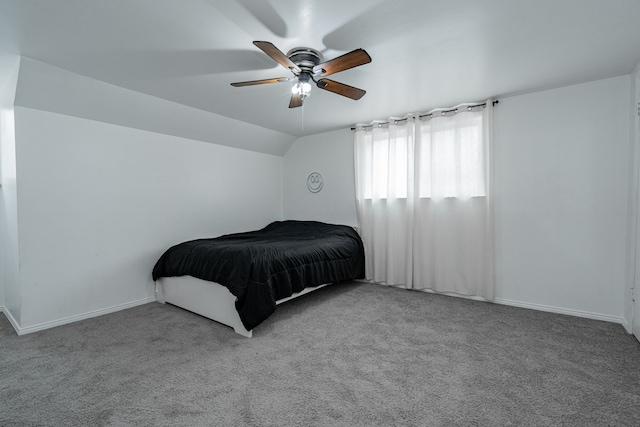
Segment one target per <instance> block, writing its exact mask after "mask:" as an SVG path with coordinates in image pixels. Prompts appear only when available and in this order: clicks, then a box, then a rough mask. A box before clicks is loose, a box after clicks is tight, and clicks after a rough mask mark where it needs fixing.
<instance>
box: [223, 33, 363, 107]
mask: <svg viewBox="0 0 640 427" xmlns="http://www.w3.org/2000/svg"><path fill="white" fill-rule="evenodd" d="M253 44H254V45H256V46H257V47H259V48H260V49H262V51H263V52H264V53H266V54H267V55H269V56H270V57H271V58H273V59H274V60H275V61H276V62H277V63H279V64H280V65H282V66H283V67H285V68H287V69H289V71H291V72H292V73H293V74H294V77H291V78H287V77H276V78H273V79H263V80H251V81H247V82H237V83H231V86H234V87H242V86H252V85H261V84H267V83H279V82H286V81H290V80H296V83H295V84H294V85H293V88H292V89H291V92H292V95H291V100H290V101H289V108H296V107H300V106H302V103H303V102H304V99H305V98H306V97H307V96H309V93H310V92H311V82H313V83H315V84H316V86H318V87H319V88H320V89H324V90H328V91H329V92H333V93H337V94H338V95H342V96H346V97H347V98H351V99H354V100H358V99H360V98H362V97H363V96H364V94H365V93H366V91H364V90H362V89H358V88H357V87H353V86H349V85H346V84H344V83H340V82H336V81H334V80H330V79H325V78H324V77H325V76H329V75H331V74H335V73H338V72H340V71H344V70H348V69H350V68H353V67H358V66H360V65H364V64H368V63H369V62H371V57H370V56H369V54H368V53H367V52H366V51H365V50H364V49H356V50H352V51H351V52H349V53H345V54H344V55H341V56H339V57H337V58H334V59H331V60H329V61H325V62H323V58H322V54H321V53H320V52H318V51H317V50H315V49H311V48H308V47H296V48H293V49H291V50H290V51H289V52H288V53H287V54H286V55H285V54H284V53H282V51H280V49H278V48H277V47H275V46H274V45H273V44H272V43H269V42H264V41H254V42H253Z"/></svg>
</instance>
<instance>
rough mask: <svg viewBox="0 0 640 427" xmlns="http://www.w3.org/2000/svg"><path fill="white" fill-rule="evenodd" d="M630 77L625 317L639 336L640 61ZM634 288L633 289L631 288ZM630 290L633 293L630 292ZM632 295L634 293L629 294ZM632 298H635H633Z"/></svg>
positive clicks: (639, 337)
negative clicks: (627, 255) (630, 168)
mask: <svg viewBox="0 0 640 427" xmlns="http://www.w3.org/2000/svg"><path fill="white" fill-rule="evenodd" d="M631 79H632V83H633V84H632V87H633V91H632V101H631V102H632V107H631V117H632V118H633V119H632V131H631V150H630V151H631V152H632V153H633V156H630V164H631V165H632V168H633V170H632V172H633V173H631V174H630V177H631V180H632V181H631V185H630V190H631V193H630V197H629V201H630V206H631V207H630V215H629V216H630V223H631V227H630V228H631V230H630V233H629V268H628V279H627V283H628V288H629V289H628V290H627V292H628V293H627V297H626V303H627V304H626V306H625V318H626V319H631V320H630V322H631V323H632V325H631V329H632V331H633V333H634V335H635V336H636V338H638V340H640V277H638V276H639V273H640V233H638V226H639V225H640V199H639V198H638V188H639V187H640V64H638V66H637V67H636V69H635V70H634V72H633V74H632V75H631ZM631 289H633V291H632V290H631ZM632 292H633V294H632ZM632 295H634V297H632ZM634 299H635V301H634Z"/></svg>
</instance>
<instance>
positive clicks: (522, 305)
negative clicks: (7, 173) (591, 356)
mask: <svg viewBox="0 0 640 427" xmlns="http://www.w3.org/2000/svg"><path fill="white" fill-rule="evenodd" d="M359 281H360V282H363V283H370V284H374V285H380V286H389V287H393V288H400V289H408V290H412V291H418V292H427V293H430V294H438V295H446V296H451V297H456V298H464V299H471V300H474V301H482V302H491V303H494V304H500V305H508V306H511V307H519V308H526V309H529V310H538V311H546V312H549V313H556V314H565V315H567V316H576V317H583V318H586V319H593V320H602V321H604V322H611V323H619V324H620V325H622V326H623V327H624V328H625V330H626V331H627V332H629V333H631V325H629V322H627V320H626V319H625V318H624V317H616V316H609V315H606V314H599V313H592V312H589V311H581V310H573V309H570V308H562V307H554V306H550V305H544V304H534V303H528V302H521V301H514V300H509V299H503V298H495V299H493V300H492V301H490V300H488V299H486V298H483V297H479V296H470V295H462V294H456V293H452V292H436V291H434V290H432V289H409V288H406V287H404V286H397V285H387V284H385V283H377V282H372V281H368V280H359Z"/></svg>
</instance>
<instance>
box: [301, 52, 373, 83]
mask: <svg viewBox="0 0 640 427" xmlns="http://www.w3.org/2000/svg"><path fill="white" fill-rule="evenodd" d="M369 62H371V57H370V56H369V54H368V53H367V51H365V50H364V49H356V50H352V51H351V52H349V53H345V54H344V55H341V56H338V57H337V58H334V59H331V60H329V61H327V62H323V63H322V64H318V65H316V66H315V67H313V72H314V74H318V73H319V75H320V76H321V77H324V76H329V75H331V74H335V73H337V72H340V71H344V70H348V69H349V68H353V67H358V66H360V65H364V64H368V63H369Z"/></svg>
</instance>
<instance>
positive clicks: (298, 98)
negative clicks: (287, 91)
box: [289, 93, 304, 108]
mask: <svg viewBox="0 0 640 427" xmlns="http://www.w3.org/2000/svg"><path fill="white" fill-rule="evenodd" d="M302 101H304V98H303V97H302V95H300V94H297V93H294V94H293V95H291V101H289V108H296V107H302Z"/></svg>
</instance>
